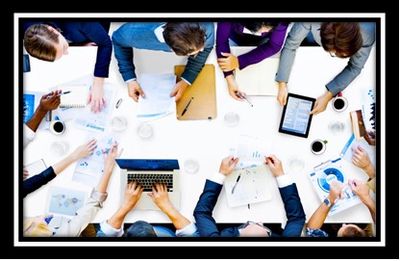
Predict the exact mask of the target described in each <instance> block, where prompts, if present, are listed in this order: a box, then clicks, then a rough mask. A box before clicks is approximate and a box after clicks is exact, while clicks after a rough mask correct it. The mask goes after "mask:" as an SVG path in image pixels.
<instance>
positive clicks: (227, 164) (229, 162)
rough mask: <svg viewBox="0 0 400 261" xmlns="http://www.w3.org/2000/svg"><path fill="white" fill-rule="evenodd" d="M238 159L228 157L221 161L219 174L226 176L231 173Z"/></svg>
mask: <svg viewBox="0 0 400 261" xmlns="http://www.w3.org/2000/svg"><path fill="white" fill-rule="evenodd" d="M238 162H239V158H235V157H233V156H228V157H226V158H224V159H223V160H222V161H221V165H220V166H219V173H221V174H223V175H225V176H227V175H229V174H231V173H232V171H233V170H234V169H235V167H236V164H238Z"/></svg>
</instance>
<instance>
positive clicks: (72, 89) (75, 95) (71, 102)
mask: <svg viewBox="0 0 400 261" xmlns="http://www.w3.org/2000/svg"><path fill="white" fill-rule="evenodd" d="M59 89H61V90H62V92H63V93H65V94H62V95H61V97H60V98H61V102H60V108H84V107H85V106H86V101H87V97H88V94H89V86H88V85H86V84H76V85H61V86H59Z"/></svg>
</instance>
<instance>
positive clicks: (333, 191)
mask: <svg viewBox="0 0 400 261" xmlns="http://www.w3.org/2000/svg"><path fill="white" fill-rule="evenodd" d="M349 186H350V187H351V189H352V191H353V192H354V193H355V194H356V195H357V196H358V197H359V198H360V200H361V202H362V203H363V204H364V205H365V206H367V207H368V210H369V212H370V214H371V216H372V219H373V222H374V223H375V216H376V207H375V201H374V200H373V199H372V197H371V195H370V193H369V191H370V189H369V187H368V185H367V184H366V183H363V182H361V181H359V180H349ZM343 187H344V185H343V184H341V183H339V182H337V181H333V182H332V183H331V184H330V190H329V195H328V196H327V197H326V198H325V199H324V201H323V202H322V204H321V205H320V206H319V208H318V209H317V210H316V211H315V212H314V214H313V215H312V216H311V218H310V220H309V221H308V223H307V226H306V235H307V236H308V237H328V236H329V235H328V233H326V232H325V231H324V230H322V229H321V227H322V225H323V224H324V222H325V219H326V217H327V215H328V213H329V210H330V209H331V208H332V206H333V205H334V204H335V203H336V200H337V199H339V198H340V197H341V192H342V189H343ZM336 236H337V237H369V236H375V228H374V225H368V226H367V227H366V228H365V229H362V228H360V227H359V226H357V225H355V224H342V226H341V227H340V229H339V230H338V231H337V235H336Z"/></svg>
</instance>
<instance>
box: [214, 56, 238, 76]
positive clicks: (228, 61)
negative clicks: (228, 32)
mask: <svg viewBox="0 0 400 261" xmlns="http://www.w3.org/2000/svg"><path fill="white" fill-rule="evenodd" d="M221 55H222V56H224V57H225V58H218V59H217V62H218V65H219V67H220V68H221V70H222V71H224V72H230V71H233V70H235V69H237V68H239V59H238V58H237V57H236V56H235V55H233V54H231V53H221Z"/></svg>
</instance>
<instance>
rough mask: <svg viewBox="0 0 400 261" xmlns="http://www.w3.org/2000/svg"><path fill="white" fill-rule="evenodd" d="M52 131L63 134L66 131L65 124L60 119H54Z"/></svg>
mask: <svg viewBox="0 0 400 261" xmlns="http://www.w3.org/2000/svg"><path fill="white" fill-rule="evenodd" d="M50 131H51V132H52V133H53V134H55V135H61V134H63V133H64V132H65V124H64V122H62V121H60V120H54V121H52V122H51V123H50Z"/></svg>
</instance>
